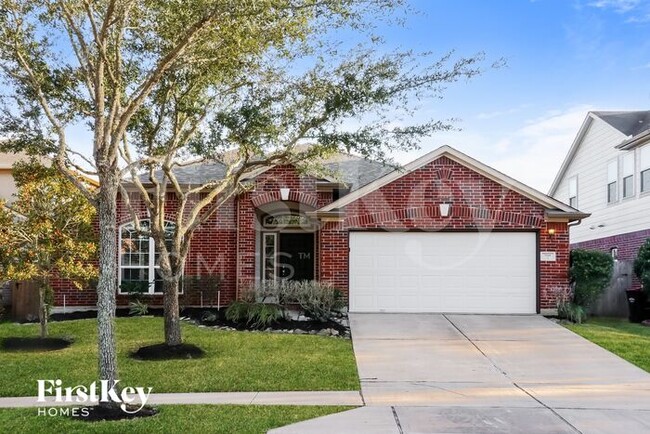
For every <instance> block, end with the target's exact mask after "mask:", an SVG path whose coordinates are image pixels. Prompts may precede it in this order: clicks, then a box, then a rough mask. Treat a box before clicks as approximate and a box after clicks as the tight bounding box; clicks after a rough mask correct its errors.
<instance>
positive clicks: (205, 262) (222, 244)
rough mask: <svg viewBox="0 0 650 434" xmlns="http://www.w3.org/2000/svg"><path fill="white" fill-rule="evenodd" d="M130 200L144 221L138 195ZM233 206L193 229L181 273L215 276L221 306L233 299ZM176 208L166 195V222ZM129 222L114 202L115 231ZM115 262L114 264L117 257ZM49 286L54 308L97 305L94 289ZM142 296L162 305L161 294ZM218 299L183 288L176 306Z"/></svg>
mask: <svg viewBox="0 0 650 434" xmlns="http://www.w3.org/2000/svg"><path fill="white" fill-rule="evenodd" d="M131 201H132V203H133V204H134V206H135V208H136V209H137V210H138V216H139V218H141V219H146V218H147V212H146V210H145V207H144V205H143V204H142V203H141V201H140V200H139V199H138V196H137V195H133V196H132V198H131ZM235 207H236V203H235V201H234V200H231V201H229V202H227V203H225V204H224V205H223V206H222V207H221V208H220V209H219V210H218V211H217V212H216V213H215V214H214V215H212V216H211V217H210V219H209V220H208V221H207V222H206V223H204V224H203V225H201V226H200V227H199V228H198V229H197V231H196V232H195V234H194V238H193V241H192V243H191V245H190V251H189V254H188V258H187V262H186V265H185V270H184V275H185V276H208V275H212V276H218V277H219V278H220V279H221V284H220V286H219V289H220V291H221V304H222V305H223V304H226V303H228V302H229V301H231V300H233V299H234V298H235V288H236V285H235V281H236V269H235V263H236V261H235V259H236V257H235V248H234V246H235V244H236V235H237V226H236V218H235ZM176 208H177V202H176V199H175V197H174V196H173V195H171V194H170V195H168V198H167V212H166V216H167V217H166V218H167V219H168V220H171V221H174V220H175V212H176ZM131 220H132V217H131V214H130V213H129V211H128V208H127V207H126V205H125V203H124V202H122V201H121V200H118V221H117V224H118V228H119V226H121V225H123V224H125V223H128V222H130V221H131ZM118 250H119V246H118ZM115 260H116V261H117V260H118V258H115ZM53 286H54V289H55V298H54V300H55V305H56V306H59V307H60V306H63V304H64V300H65V304H66V305H67V306H94V305H95V304H96V303H97V294H96V292H95V291H94V290H91V289H86V290H83V291H79V290H77V289H76V288H74V286H73V285H72V284H71V283H70V282H68V281H66V280H62V279H58V280H56V281H55V283H54V285H53ZM144 297H145V299H146V301H147V302H148V303H149V304H150V305H151V306H162V295H161V294H155V295H145V296H144ZM218 299H219V296H218V295H217V294H216V293H213V291H203V294H201V289H200V288H197V287H194V286H191V285H185V287H184V292H183V294H182V295H181V296H180V303H181V305H195V306H198V305H200V304H201V302H203V305H216V304H217V302H218ZM128 303H129V299H128V296H127V295H124V294H118V295H117V305H118V306H128Z"/></svg>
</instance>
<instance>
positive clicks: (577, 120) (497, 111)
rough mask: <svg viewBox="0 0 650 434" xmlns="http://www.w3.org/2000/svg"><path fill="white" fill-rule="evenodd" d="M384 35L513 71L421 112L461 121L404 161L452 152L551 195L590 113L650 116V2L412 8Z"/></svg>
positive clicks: (418, 4) (393, 41)
mask: <svg viewBox="0 0 650 434" xmlns="http://www.w3.org/2000/svg"><path fill="white" fill-rule="evenodd" d="M411 5H412V7H413V8H414V9H416V10H418V11H419V12H420V13H418V14H409V16H408V18H407V19H406V22H405V24H404V25H403V26H402V27H398V26H393V25H391V26H388V25H387V26H385V27H383V28H380V29H379V32H380V33H381V34H382V35H383V36H384V38H385V39H386V42H387V44H389V45H394V46H395V47H402V48H414V49H418V50H433V51H436V52H440V53H441V54H442V53H444V52H446V51H448V50H451V49H453V50H455V51H456V53H457V54H458V55H464V56H470V55H472V54H474V53H476V52H480V51H483V52H485V53H486V56H487V60H496V59H499V58H501V57H503V58H505V60H506V63H507V65H506V66H505V67H503V68H499V69H488V70H487V71H486V72H485V73H484V74H483V75H481V76H479V77H477V78H474V79H472V80H471V81H470V82H466V81H463V82H459V83H455V84H453V85H451V86H450V87H449V88H448V89H447V90H446V92H445V96H444V99H442V100H440V101H434V102H427V104H426V105H424V106H422V107H421V109H420V111H419V113H421V114H422V116H428V117H437V118H440V119H448V118H459V119H460V120H459V121H458V122H457V123H456V124H455V126H456V127H457V128H458V129H459V130H460V131H453V132H448V133H441V134H437V135H434V136H432V137H431V138H429V139H427V140H425V141H424V142H423V143H422V149H421V150H420V151H418V152H410V153H409V154H395V155H394V157H395V158H396V160H398V161H399V162H400V163H406V162H408V161H411V160H413V159H415V158H416V157H418V156H419V155H422V154H423V153H425V152H427V151H430V150H432V149H435V148H437V147H438V146H440V145H445V144H446V145H451V146H453V147H455V148H457V149H459V150H461V151H463V152H465V153H467V154H469V155H470V156H472V157H474V158H476V159H478V160H480V161H482V162H484V163H486V164H488V165H490V166H492V167H494V168H495V169H498V170H500V171H502V172H504V173H506V174H507V175H509V176H511V177H513V178H515V179H517V180H519V181H522V182H524V183H527V184H529V185H530V186H531V187H534V188H537V189H538V190H541V191H544V192H546V191H547V190H548V188H549V187H550V185H551V183H552V181H553V179H554V177H555V175H556V173H557V171H558V169H559V167H560V165H561V163H562V161H563V160H564V157H565V156H566V153H567V151H568V149H569V147H570V146H571V143H572V142H573V140H574V138H575V136H576V134H577V132H578V130H579V128H580V125H581V124H582V122H583V120H584V119H585V116H586V114H587V112H588V111H589V110H646V109H650V80H649V78H650V0H489V1H486V0H453V1H452V0H413V1H411Z"/></svg>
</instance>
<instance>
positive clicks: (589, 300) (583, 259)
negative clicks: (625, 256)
mask: <svg viewBox="0 0 650 434" xmlns="http://www.w3.org/2000/svg"><path fill="white" fill-rule="evenodd" d="M613 268H614V260H613V259H612V257H611V255H609V254H607V253H603V252H600V251H597V250H582V249H576V250H572V251H571V268H570V270H569V273H570V276H571V281H572V282H573V284H574V288H573V304H575V305H577V306H580V307H583V308H584V309H585V310H587V309H588V308H589V307H590V306H591V305H592V304H593V303H594V302H595V301H596V300H597V299H598V297H600V295H601V294H602V293H603V290H604V289H605V288H606V287H607V285H609V281H610V280H611V278H612V270H613Z"/></svg>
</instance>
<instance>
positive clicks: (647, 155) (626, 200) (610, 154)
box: [549, 111, 650, 301]
mask: <svg viewBox="0 0 650 434" xmlns="http://www.w3.org/2000/svg"><path fill="white" fill-rule="evenodd" d="M549 194H550V195H551V196H553V197H555V198H556V199H558V200H560V201H563V202H566V203H571V204H572V205H573V206H574V207H579V208H580V209H581V210H583V211H585V212H588V213H591V217H590V218H589V220H587V221H586V222H585V223H583V224H582V225H580V226H577V227H575V228H572V229H571V247H572V248H584V249H597V250H602V251H605V252H611V253H612V255H613V256H614V257H615V258H616V259H618V260H619V261H621V262H626V263H627V264H628V265H629V264H630V263H631V262H632V261H633V259H634V258H635V257H636V254H637V251H638V249H639V247H640V246H641V244H642V243H643V242H644V241H645V239H647V238H650V111H621V112H589V113H588V114H587V117H586V118H585V120H584V122H583V124H582V126H581V127H580V130H579V132H578V135H577V137H576V138H575V140H574V142H573V145H572V146H571V149H570V150H569V153H568V155H567V157H566V159H565V160H564V163H563V164H562V167H561V168H560V171H559V173H558V175H557V177H556V178H555V181H554V182H553V185H552V186H551V189H550V192H549ZM624 268H625V269H624V270H623V272H624V273H627V274H631V272H630V271H629V270H630V267H629V266H628V267H624ZM628 281H629V282H631V285H632V286H638V282H637V281H636V279H628ZM628 289H629V288H628ZM619 292H620V293H621V294H622V291H619ZM623 298H624V297H623ZM623 301H625V300H623Z"/></svg>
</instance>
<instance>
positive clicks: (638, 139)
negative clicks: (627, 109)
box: [616, 130, 650, 151]
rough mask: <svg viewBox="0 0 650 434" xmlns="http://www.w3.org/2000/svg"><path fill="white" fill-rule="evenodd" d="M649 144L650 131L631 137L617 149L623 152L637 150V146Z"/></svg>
mask: <svg viewBox="0 0 650 434" xmlns="http://www.w3.org/2000/svg"><path fill="white" fill-rule="evenodd" d="M648 142H650V130H647V131H644V132H642V133H639V134H637V135H636V136H633V137H630V138H629V139H627V140H625V141H624V142H623V143H621V144H620V145H618V146H616V149H620V150H621V151H628V150H630V149H634V148H636V147H637V146H641V145H645V144H646V143H648Z"/></svg>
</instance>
